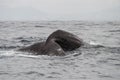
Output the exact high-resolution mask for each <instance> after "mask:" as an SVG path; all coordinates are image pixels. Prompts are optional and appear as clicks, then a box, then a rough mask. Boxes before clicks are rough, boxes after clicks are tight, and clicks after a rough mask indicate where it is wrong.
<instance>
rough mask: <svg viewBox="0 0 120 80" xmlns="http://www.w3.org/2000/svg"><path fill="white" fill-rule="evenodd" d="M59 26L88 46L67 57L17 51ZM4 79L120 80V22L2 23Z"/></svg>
mask: <svg viewBox="0 0 120 80" xmlns="http://www.w3.org/2000/svg"><path fill="white" fill-rule="evenodd" d="M58 29H62V30H66V31H69V32H71V33H73V34H75V35H77V36H79V37H80V38H82V39H83V40H84V42H85V44H86V45H85V46H83V47H81V48H79V49H77V50H75V51H72V52H67V53H68V55H66V56H64V57H59V56H47V55H40V56H35V55H27V54H25V53H22V52H17V51H15V50H16V49H18V48H20V47H23V46H29V45H31V44H33V43H36V42H40V41H43V40H46V38H47V37H48V35H49V34H50V33H52V32H53V31H55V30H58ZM0 80H120V22H87V21H39V22H17V21H16V22H15V21H14V22H9V21H6V22H0Z"/></svg>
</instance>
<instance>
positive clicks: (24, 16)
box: [0, 0, 120, 21]
mask: <svg viewBox="0 0 120 80" xmlns="http://www.w3.org/2000/svg"><path fill="white" fill-rule="evenodd" d="M0 20H21V21H22V20H30V21H34V20H108V21H111V20H117V21H118V20H119V21H120V0H0Z"/></svg>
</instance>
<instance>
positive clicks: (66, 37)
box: [46, 30, 83, 51]
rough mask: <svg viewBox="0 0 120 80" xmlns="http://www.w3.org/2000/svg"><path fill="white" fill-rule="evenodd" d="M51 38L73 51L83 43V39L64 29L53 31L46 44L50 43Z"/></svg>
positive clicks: (65, 49) (67, 49)
mask: <svg viewBox="0 0 120 80" xmlns="http://www.w3.org/2000/svg"><path fill="white" fill-rule="evenodd" d="M51 40H54V41H55V42H56V43H58V44H59V45H60V46H61V48H62V49H63V50H64V51H71V50H74V49H76V48H79V47H80V46H82V45H83V40H82V39H80V38H78V37H77V36H75V35H73V34H71V33H69V32H66V31H63V30H57V31H55V32H53V33H52V34H51V35H50V36H49V37H48V39H47V41H46V44H48V43H49V41H51Z"/></svg>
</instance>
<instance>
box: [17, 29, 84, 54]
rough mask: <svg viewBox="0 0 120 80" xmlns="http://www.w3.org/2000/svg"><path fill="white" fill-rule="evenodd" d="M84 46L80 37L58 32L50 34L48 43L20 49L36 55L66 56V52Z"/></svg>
mask: <svg viewBox="0 0 120 80" xmlns="http://www.w3.org/2000/svg"><path fill="white" fill-rule="evenodd" d="M82 45H83V40H82V39H80V38H79V37H78V36H76V35H74V34H72V33H70V32H67V31H64V30H56V31H54V32H53V33H52V34H50V35H49V36H48V38H47V40H46V41H43V42H39V43H34V44H33V45H30V46H27V47H23V48H20V49H18V51H24V52H30V53H33V54H35V55H49V56H54V55H55V56H64V55H65V52H66V51H72V50H75V49H77V48H79V47H81V46H82Z"/></svg>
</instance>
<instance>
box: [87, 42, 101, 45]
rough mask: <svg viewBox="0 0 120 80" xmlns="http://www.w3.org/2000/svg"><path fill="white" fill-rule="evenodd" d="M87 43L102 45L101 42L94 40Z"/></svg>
mask: <svg viewBox="0 0 120 80" xmlns="http://www.w3.org/2000/svg"><path fill="white" fill-rule="evenodd" d="M89 44H90V45H102V44H101V43H99V42H96V41H89Z"/></svg>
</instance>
